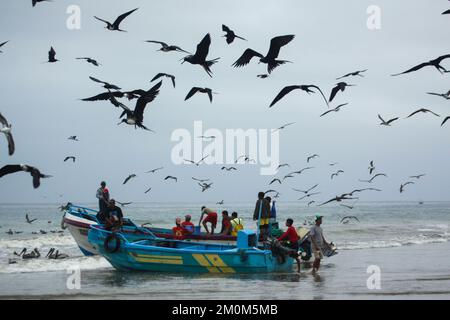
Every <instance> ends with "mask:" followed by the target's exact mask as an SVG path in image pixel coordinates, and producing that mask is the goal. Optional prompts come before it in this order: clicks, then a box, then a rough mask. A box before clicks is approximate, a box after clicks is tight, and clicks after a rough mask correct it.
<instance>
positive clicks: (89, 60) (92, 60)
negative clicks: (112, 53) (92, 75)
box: [77, 57, 100, 67]
mask: <svg viewBox="0 0 450 320" xmlns="http://www.w3.org/2000/svg"><path fill="white" fill-rule="evenodd" d="M77 60H86V62H87V63H90V64H93V65H94V66H96V67H98V66H100V63H98V62H97V60H94V59H92V58H89V57H80V58H77Z"/></svg>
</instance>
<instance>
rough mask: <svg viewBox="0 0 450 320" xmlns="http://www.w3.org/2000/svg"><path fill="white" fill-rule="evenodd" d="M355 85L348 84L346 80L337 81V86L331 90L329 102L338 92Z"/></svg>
mask: <svg viewBox="0 0 450 320" xmlns="http://www.w3.org/2000/svg"><path fill="white" fill-rule="evenodd" d="M354 86H355V85H354V84H348V83H346V82H339V83H337V84H336V86H335V87H334V88H333V90H331V94H330V99H329V100H328V102H331V101H333V99H334V97H335V96H336V94H337V93H338V92H339V91H342V92H344V91H345V88H347V87H354Z"/></svg>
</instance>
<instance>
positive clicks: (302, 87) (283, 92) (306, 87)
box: [269, 84, 328, 108]
mask: <svg viewBox="0 0 450 320" xmlns="http://www.w3.org/2000/svg"><path fill="white" fill-rule="evenodd" d="M310 88H314V89H317V90H318V91H319V92H320V94H321V95H322V97H323V100H325V103H326V105H327V107H328V101H327V98H325V95H324V94H323V92H322V90H320V88H319V87H318V86H316V85H313V84H307V85H292V86H287V87H284V88H283V89H281V91H280V92H279V93H278V95H277V96H276V97H275V99H273V101H272V103H271V104H270V106H269V108H271V107H272V106H273V105H274V104H275V103H277V102H278V101H280V100H281V99H283V97H284V96H285V95H287V94H288V93H290V92H291V91H293V90H296V89H300V90H303V91H305V92H306V93H307V94H311V93H315V91H313V90H311V89H310Z"/></svg>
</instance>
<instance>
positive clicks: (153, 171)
mask: <svg viewBox="0 0 450 320" xmlns="http://www.w3.org/2000/svg"><path fill="white" fill-rule="evenodd" d="M161 169H164V167H159V168H156V169H152V170H150V171H147V172H146V173H155V172H156V171H158V170H161Z"/></svg>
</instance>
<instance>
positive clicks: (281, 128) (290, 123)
mask: <svg viewBox="0 0 450 320" xmlns="http://www.w3.org/2000/svg"><path fill="white" fill-rule="evenodd" d="M293 124H295V122H289V123H286V124H283V125H282V126H281V127H279V128H276V129H274V130H272V132H275V131H279V130H283V129H284V128H286V127H287V126H290V125H293Z"/></svg>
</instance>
